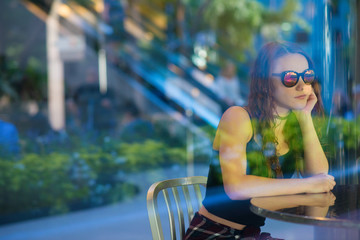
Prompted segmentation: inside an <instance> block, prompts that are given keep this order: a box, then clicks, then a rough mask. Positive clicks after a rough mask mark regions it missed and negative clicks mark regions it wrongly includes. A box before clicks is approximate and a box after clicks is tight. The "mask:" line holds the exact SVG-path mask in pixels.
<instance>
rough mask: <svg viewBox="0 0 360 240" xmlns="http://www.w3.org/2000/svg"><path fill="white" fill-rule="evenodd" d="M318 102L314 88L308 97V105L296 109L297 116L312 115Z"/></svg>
mask: <svg viewBox="0 0 360 240" xmlns="http://www.w3.org/2000/svg"><path fill="white" fill-rule="evenodd" d="M316 102H317V97H316V95H315V93H314V90H312V92H311V94H310V95H309V97H308V100H307V103H306V106H305V107H304V108H303V109H301V110H294V111H293V112H294V113H295V115H296V116H297V117H299V115H311V111H312V110H313V108H314V106H315V104H316Z"/></svg>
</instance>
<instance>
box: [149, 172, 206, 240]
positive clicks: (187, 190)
mask: <svg viewBox="0 0 360 240" xmlns="http://www.w3.org/2000/svg"><path fill="white" fill-rule="evenodd" d="M206 181H207V177H204V176H194V177H184V178H176V179H169V180H164V181H160V182H156V183H154V184H153V185H151V187H150V188H149V190H148V193H147V209H148V214H149V220H150V227H151V232H152V236H153V239H154V240H155V239H156V240H163V239H164V234H163V229H162V226H161V220H160V216H159V209H158V194H159V192H163V195H164V200H165V203H166V207H167V213H168V217H169V226H170V235H171V239H176V229H178V230H179V234H178V236H180V239H183V237H184V235H185V221H184V220H185V219H184V211H183V210H184V209H185V208H186V209H187V211H185V212H186V213H187V216H188V223H190V221H191V219H192V218H193V216H194V214H195V212H196V211H197V210H198V209H199V208H200V207H201V206H202V194H201V190H200V186H204V187H206ZM190 186H192V187H190ZM170 189H171V193H172V198H170V196H169V193H170ZM179 190H180V194H179ZM180 196H182V197H180ZM184 201H185V202H186V207H185V206H184V205H185V204H182V203H183V202H184ZM173 203H175V205H176V210H175V208H174V206H173ZM195 203H196V204H195ZM196 205H197V207H195V206H196ZM196 208H197V209H196ZM174 212H177V228H176V226H175V225H176V224H175V218H174Z"/></svg>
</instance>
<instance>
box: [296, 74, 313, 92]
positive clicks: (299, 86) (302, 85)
mask: <svg viewBox="0 0 360 240" xmlns="http://www.w3.org/2000/svg"><path fill="white" fill-rule="evenodd" d="M306 86H307V84H305V82H304V79H303V78H302V77H299V81H298V82H297V84H296V90H298V91H303V90H304V88H305V87H306ZM309 86H311V85H309Z"/></svg>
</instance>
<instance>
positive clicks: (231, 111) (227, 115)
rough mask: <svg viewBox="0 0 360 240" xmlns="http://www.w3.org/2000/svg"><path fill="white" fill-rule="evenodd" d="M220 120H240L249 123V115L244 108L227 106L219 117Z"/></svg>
mask: <svg viewBox="0 0 360 240" xmlns="http://www.w3.org/2000/svg"><path fill="white" fill-rule="evenodd" d="M221 121H236V122H238V121H241V122H243V123H247V122H248V123H250V116H249V113H248V111H246V110H245V108H243V107H240V106H233V107H230V108H228V109H227V110H226V111H225V112H224V114H223V115H222V117H221V120H220V122H221Z"/></svg>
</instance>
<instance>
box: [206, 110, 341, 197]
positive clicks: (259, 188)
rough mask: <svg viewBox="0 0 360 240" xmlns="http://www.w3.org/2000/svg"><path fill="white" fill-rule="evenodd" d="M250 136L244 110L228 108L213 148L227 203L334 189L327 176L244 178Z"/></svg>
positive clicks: (330, 178) (251, 176) (246, 114)
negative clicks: (229, 200)
mask: <svg viewBox="0 0 360 240" xmlns="http://www.w3.org/2000/svg"><path fill="white" fill-rule="evenodd" d="M251 136H252V127H251V121H250V118H249V115H248V113H247V112H246V110H244V109H243V108H241V107H231V108H229V109H228V110H227V111H226V112H225V113H224V115H223V117H222V118H221V121H220V124H219V127H218V131H217V134H216V138H215V141H214V145H213V147H214V149H216V150H217V149H218V150H219V153H220V156H219V157H220V165H221V171H222V177H223V182H224V188H225V191H226V193H227V194H228V196H229V197H230V198H231V199H248V198H253V197H259V196H275V195H286V194H297V193H304V192H309V193H320V192H328V191H330V190H331V189H332V188H333V186H334V185H335V182H334V178H333V177H332V176H329V175H327V174H321V175H317V176H314V177H311V178H306V179H271V178H265V177H258V176H253V175H246V166H247V159H246V145H247V143H248V142H249V140H250V139H251Z"/></svg>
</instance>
